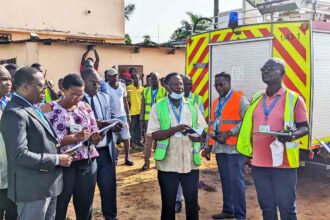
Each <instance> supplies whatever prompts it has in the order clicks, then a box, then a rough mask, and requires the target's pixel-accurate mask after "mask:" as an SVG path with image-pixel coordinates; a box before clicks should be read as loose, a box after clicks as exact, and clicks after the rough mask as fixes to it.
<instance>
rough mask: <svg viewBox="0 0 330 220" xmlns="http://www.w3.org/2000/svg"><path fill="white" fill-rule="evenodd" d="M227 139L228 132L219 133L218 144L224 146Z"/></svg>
mask: <svg viewBox="0 0 330 220" xmlns="http://www.w3.org/2000/svg"><path fill="white" fill-rule="evenodd" d="M229 137H230V134H229V131H226V132H221V133H220V137H219V141H220V144H224V143H226V140H227V139H228V138H229Z"/></svg>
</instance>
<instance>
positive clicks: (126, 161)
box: [124, 159, 134, 166]
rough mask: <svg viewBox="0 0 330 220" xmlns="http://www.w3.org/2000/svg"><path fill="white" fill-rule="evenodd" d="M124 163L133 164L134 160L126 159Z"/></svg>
mask: <svg viewBox="0 0 330 220" xmlns="http://www.w3.org/2000/svg"><path fill="white" fill-rule="evenodd" d="M124 164H125V165H127V166H133V165H134V162H133V161H130V160H129V159H126V160H125V163H124Z"/></svg>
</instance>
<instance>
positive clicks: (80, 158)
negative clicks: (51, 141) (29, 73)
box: [43, 74, 101, 220]
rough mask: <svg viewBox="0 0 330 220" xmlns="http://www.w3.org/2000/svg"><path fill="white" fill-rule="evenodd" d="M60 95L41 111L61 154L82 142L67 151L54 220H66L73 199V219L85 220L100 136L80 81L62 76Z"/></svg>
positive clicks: (90, 206)
mask: <svg viewBox="0 0 330 220" xmlns="http://www.w3.org/2000/svg"><path fill="white" fill-rule="evenodd" d="M63 92H64V97H63V98H62V99H60V100H57V101H53V102H51V103H48V104H46V105H45V106H44V107H43V112H44V114H45V116H46V118H47V119H48V120H49V121H50V123H51V125H52V126H53V128H54V130H55V132H56V134H57V135H58V137H59V139H60V143H61V148H60V151H61V153H67V152H68V151H70V149H71V148H72V147H73V146H75V145H77V144H81V143H82V146H81V147H80V148H78V149H77V150H75V151H73V153H72V152H71V153H72V161H73V162H72V164H71V167H69V168H65V169H63V191H62V193H61V194H60V195H59V196H58V197H57V207H56V219H57V220H65V219H66V212H67V207H68V204H69V202H70V199H71V196H73V205H74V209H75V212H76V218H77V219H78V220H87V219H91V218H92V205H93V197H94V190H95V184H96V169H97V165H96V161H95V157H97V156H98V153H97V151H96V149H95V146H94V145H96V144H97V143H98V142H99V141H100V138H101V137H100V135H99V133H98V132H97V131H98V128H97V124H96V119H95V117H94V113H93V110H92V109H91V107H90V106H89V105H88V104H86V103H85V102H83V101H82V98H83V96H84V82H83V80H82V79H81V78H80V76H78V75H77V74H68V75H67V76H65V77H64V79H63ZM86 140H88V141H86ZM93 144H94V145H93ZM71 153H70V154H71Z"/></svg>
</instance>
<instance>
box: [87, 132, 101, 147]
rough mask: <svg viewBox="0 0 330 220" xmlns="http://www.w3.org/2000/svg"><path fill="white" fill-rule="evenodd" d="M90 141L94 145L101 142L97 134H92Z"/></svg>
mask: <svg viewBox="0 0 330 220" xmlns="http://www.w3.org/2000/svg"><path fill="white" fill-rule="evenodd" d="M90 138H91V141H92V143H93V144H94V145H97V144H98V143H100V141H101V140H102V138H103V137H102V135H100V133H99V132H93V133H92V135H91V136H90Z"/></svg>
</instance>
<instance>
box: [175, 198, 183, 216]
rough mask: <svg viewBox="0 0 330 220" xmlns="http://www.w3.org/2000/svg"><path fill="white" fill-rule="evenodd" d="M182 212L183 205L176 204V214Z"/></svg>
mask: <svg viewBox="0 0 330 220" xmlns="http://www.w3.org/2000/svg"><path fill="white" fill-rule="evenodd" d="M181 210H182V203H181V202H179V201H176V202H175V213H180V212H181Z"/></svg>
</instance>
